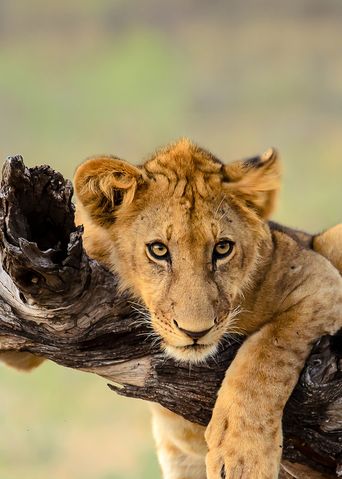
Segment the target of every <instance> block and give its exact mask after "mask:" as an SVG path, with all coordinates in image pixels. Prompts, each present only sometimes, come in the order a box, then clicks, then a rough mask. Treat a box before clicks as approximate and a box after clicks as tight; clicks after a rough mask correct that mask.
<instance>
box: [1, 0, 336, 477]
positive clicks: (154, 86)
mask: <svg viewBox="0 0 342 479" xmlns="http://www.w3.org/2000/svg"><path fill="white" fill-rule="evenodd" d="M256 4H258V5H256ZM262 5H263V7H260V5H259V2H252V1H246V2H240V3H239V2H210V1H205V0H196V1H194V0H189V2H188V3H186V5H185V4H184V2H182V1H181V0H175V1H174V2H164V3H163V2H158V1H157V0H144V1H142V2H139V1H138V0H134V1H131V2H124V1H122V0H120V1H119V0H116V1H107V0H99V1H95V0H94V1H93V0H87V1H82V2H81V1H80V0H78V1H76V2H67V1H66V0H60V1H59V2H43V0H33V1H31V2H27V3H25V2H19V1H18V0H14V1H11V0H4V1H3V2H1V4H0V40H1V43H0V154H1V156H2V157H5V156H7V155H9V154H14V153H21V154H22V155H23V156H24V157H25V161H26V162H27V164H29V165H35V164H38V163H48V164H50V165H51V166H52V167H54V168H55V169H58V170H60V171H62V172H63V174H65V175H66V176H68V177H71V176H72V173H73V170H74V168H75V166H76V165H77V164H78V163H79V162H81V161H82V160H83V159H84V158H85V157H86V156H89V155H91V154H94V153H105V152H107V153H115V154H117V155H118V156H121V157H123V158H126V159H128V160H131V161H135V162H141V161H142V159H143V158H144V157H145V156H146V155H148V153H149V152H151V151H153V149H155V148H156V147H157V146H159V145H162V144H164V143H166V142H168V141H170V140H172V139H175V138H177V137H179V136H189V137H191V138H193V139H194V140H195V141H197V142H199V143H200V144H202V145H203V146H205V147H207V148H208V149H210V150H212V151H213V153H215V154H217V155H218V156H219V157H220V158H222V159H224V160H225V161H230V160H232V159H236V158H238V157H242V156H248V155H254V154H255V153H257V152H260V151H261V150H263V149H266V148H267V147H268V146H270V145H274V146H276V147H278V148H279V150H280V152H281V155H282V158H283V163H284V187H283V193H282V197H281V200H280V203H279V208H278V212H277V214H276V219H277V220H279V221H281V222H284V223H286V224H288V225H289V226H294V227H299V228H303V229H307V230H309V231H315V230H319V229H322V228H324V227H327V226H330V225H332V224H334V223H337V222H341V205H342V201H341V200H342V192H341V177H342V142H341V126H342V125H341V122H342V117H341V111H342V67H341V61H340V55H341V46H342V45H341V43H342V39H341V33H340V25H341V16H342V5H341V3H340V2H338V1H334V0H327V1H326V2H324V3H322V2H321V1H315V0H310V1H308V0H305V1H304V0H303V2H300V8H299V6H298V2H296V1H295V0H291V1H288V2H285V3H284V2H283V4H280V3H277V2H276V3H274V2H271V1H268V0H267V1H266V0H265V2H263V3H262ZM0 380H1V390H0V425H1V439H0V477H1V478H4V479H18V478H19V477H20V478H23V479H46V478H47V477H48V478H49V479H70V478H72V479H81V478H82V479H121V478H122V479H123V478H125V479H136V478H139V479H144V478H146V479H153V478H157V477H159V472H158V466H157V461H156V458H155V455H154V452H153V444H152V439H151V433H150V424H149V423H150V419H149V414H148V407H147V405H145V404H143V403H142V402H139V401H133V400H127V399H125V400H124V399H122V398H117V397H116V396H115V395H114V394H113V393H112V392H110V391H109V390H108V389H107V388H106V386H105V381H103V380H100V379H99V378H96V377H94V376H91V375H86V374H82V373H76V372H74V371H68V370H66V369H61V368H58V367H57V366H55V365H53V364H45V365H43V366H42V367H41V368H40V369H39V370H37V371H35V372H33V373H32V374H29V375H22V374H19V373H16V372H14V371H13V370H10V369H6V368H5V367H3V366H0Z"/></svg>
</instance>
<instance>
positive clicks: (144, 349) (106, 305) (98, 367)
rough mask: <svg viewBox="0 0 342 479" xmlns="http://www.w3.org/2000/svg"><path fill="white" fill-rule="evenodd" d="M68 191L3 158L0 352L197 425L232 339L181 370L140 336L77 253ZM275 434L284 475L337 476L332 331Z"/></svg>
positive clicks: (109, 283) (139, 327) (338, 357)
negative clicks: (30, 356)
mask: <svg viewBox="0 0 342 479" xmlns="http://www.w3.org/2000/svg"><path fill="white" fill-rule="evenodd" d="M71 197H72V186H71V183H70V182H69V181H65V180H64V179H63V177H62V176H61V175H60V174H59V173H56V172H55V171H53V170H52V169H51V168H49V167H47V166H43V167H37V168H32V169H28V168H26V167H25V166H24V164H23V161H22V158H21V157H13V158H9V159H8V160H7V161H6V163H5V166H4V170H3V180H2V185H1V196H0V200H1V211H0V253H1V263H2V266H1V270H0V351H2V352H4V351H25V352H31V353H34V354H36V355H39V356H42V357H44V358H47V359H51V360H52V361H55V362H56V363H58V364H60V365H63V366H67V367H71V368H74V369H81V370H84V371H89V372H92V373H96V374H98V375H100V376H103V377H105V378H107V379H109V380H110V381H112V382H114V383H115V384H114V385H113V384H112V385H111V386H110V387H111V388H112V389H114V390H115V391H116V392H118V393H119V394H121V395H123V396H130V397H138V398H142V399H147V400H149V401H156V402H158V403H160V404H162V405H164V406H165V407H167V408H169V409H170V410H172V411H175V412H176V413H178V414H181V415H182V416H184V417H185V418H187V419H189V420H191V421H193V422H197V423H199V424H203V425H206V424H207V423H208V421H209V419H210V416H211V411H212V408H213V406H214V403H215V397H216V393H217V390H218V388H219V386H220V383H221V381H222V379H223V377H224V374H225V371H226V369H227V367H228V366H229V364H230V362H231V361H232V359H233V357H234V355H235V353H236V351H237V349H238V348H239V346H240V344H239V342H238V341H237V340H236V341H235V342H234V341H232V342H229V343H228V342H227V343H225V344H224V345H222V347H221V350H220V351H219V353H218V354H217V356H216V357H215V358H214V359H213V360H210V361H208V362H207V363H206V364H205V365H196V366H195V365H192V366H191V368H189V366H187V365H186V364H177V363H175V362H174V361H173V360H172V359H167V358H165V357H164V355H163V354H162V353H161V352H160V351H159V349H158V345H157V344H152V343H151V341H150V340H149V333H150V325H149V324H148V321H147V320H146V319H144V315H143V314H141V311H142V310H143V307H142V306H141V305H139V304H137V303H135V302H134V301H132V299H131V298H130V297H128V296H127V295H122V294H119V292H118V289H117V279H116V278H115V276H114V275H113V274H111V273H110V272H108V271H107V270H106V269H105V268H104V267H103V266H101V265H100V264H99V263H97V262H96V261H94V260H91V259H89V258H88V257H87V255H86V254H85V252H84V250H83V248H82V228H80V227H78V228H76V227H75V225H74V207H73V204H72V202H71ZM293 234H296V232H293ZM304 239H305V240H310V238H309V237H305V238H304ZM284 432H285V446H284V458H286V459H288V460H290V461H292V462H294V463H295V464H292V466H291V467H292V471H291V470H290V469H289V468H287V469H286V470H287V471H288V472H285V470H284V472H283V473H284V474H287V475H288V476H287V477H304V476H303V475H300V474H303V472H298V473H297V476H296V475H293V474H294V473H293V470H296V467H297V468H298V467H299V466H298V464H299V463H302V464H306V465H307V466H311V468H312V470H314V471H316V472H315V474H316V476H314V475H312V477H338V472H337V471H339V472H340V471H341V470H342V336H341V335H336V336H334V337H324V338H322V339H321V340H320V341H319V342H318V343H317V345H316V346H315V348H314V350H313V352H312V354H311V356H310V357H309V358H308V361H307V364H306V367H305V369H304V371H303V373H302V375H301V378H300V381H299V383H298V385H297V387H296V389H295V391H294V393H293V395H292V397H291V399H290V400H289V402H288V404H287V407H286V411H285V414H284ZM289 464H290V463H289ZM290 473H291V474H292V476H291V475H289V474H290ZM312 474H314V473H313V472H312ZM319 474H321V475H319ZM341 475H342V474H341ZM284 477H286V476H284ZM307 477H309V476H307Z"/></svg>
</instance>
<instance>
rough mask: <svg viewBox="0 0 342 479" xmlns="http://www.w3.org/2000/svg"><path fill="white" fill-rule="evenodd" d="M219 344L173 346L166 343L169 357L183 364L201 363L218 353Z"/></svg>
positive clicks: (165, 346)
mask: <svg viewBox="0 0 342 479" xmlns="http://www.w3.org/2000/svg"><path fill="white" fill-rule="evenodd" d="M217 347H218V344H198V343H196V344H189V345H186V346H171V345H169V344H166V343H164V350H165V352H166V354H167V355H168V356H171V357H172V358H174V359H177V360H178V361H182V362H190V363H200V362H202V361H205V360H206V359H207V358H208V357H209V356H212V355H214V354H215V353H216V351H217Z"/></svg>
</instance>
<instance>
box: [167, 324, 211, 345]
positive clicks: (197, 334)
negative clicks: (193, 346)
mask: <svg viewBox="0 0 342 479" xmlns="http://www.w3.org/2000/svg"><path fill="white" fill-rule="evenodd" d="M174 323H175V326H176V327H177V328H178V329H179V331H182V333H184V334H186V335H187V336H189V338H191V339H193V340H194V341H198V340H199V339H201V338H203V336H205V335H206V334H207V333H209V331H211V329H212V328H213V326H211V328H209V329H205V330H203V331H189V330H188V329H184V328H181V327H180V326H179V325H178V323H177V321H176V320H174Z"/></svg>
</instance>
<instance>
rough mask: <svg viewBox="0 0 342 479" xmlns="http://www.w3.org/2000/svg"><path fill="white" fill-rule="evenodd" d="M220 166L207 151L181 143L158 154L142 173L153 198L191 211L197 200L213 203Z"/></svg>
mask: <svg viewBox="0 0 342 479" xmlns="http://www.w3.org/2000/svg"><path fill="white" fill-rule="evenodd" d="M222 166H223V164H222V163H221V162H220V161H219V160H218V159H216V158H215V157H214V156H213V155H212V154H211V153H209V152H208V151H206V150H204V149H202V148H200V147H198V146H197V145H194V144H193V143H191V142H190V141H189V140H187V139H182V140H180V141H178V142H177V143H175V144H173V145H169V146H167V147H166V148H164V149H161V150H158V151H157V152H156V153H155V154H154V155H153V157H152V158H151V159H150V160H148V161H147V162H146V163H145V164H144V166H143V169H144V171H145V173H146V176H147V178H148V180H149V186H150V188H148V189H149V190H150V192H151V190H153V193H154V195H155V194H157V195H158V192H159V195H160V196H161V197H162V196H163V197H164V198H163V199H165V200H167V199H170V200H171V198H174V199H177V200H179V201H180V204H183V205H184V206H188V208H193V206H194V205H193V203H194V201H196V199H197V198H203V199H204V198H205V199H206V200H207V201H210V200H211V199H212V200H213V201H214V198H215V194H217V190H218V189H219V188H220V187H221V180H222V176H221V169H222Z"/></svg>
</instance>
